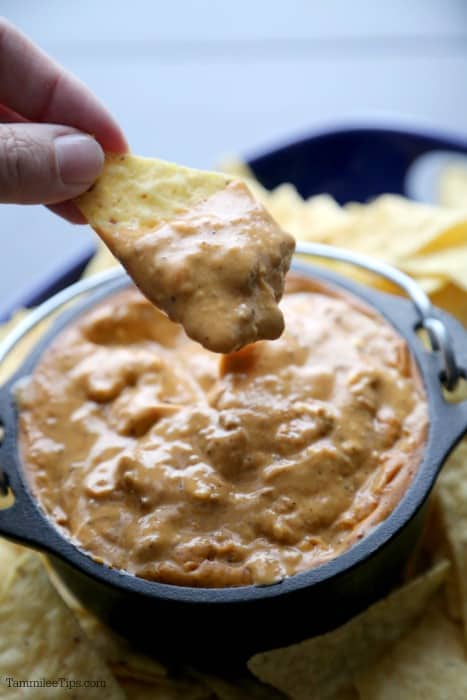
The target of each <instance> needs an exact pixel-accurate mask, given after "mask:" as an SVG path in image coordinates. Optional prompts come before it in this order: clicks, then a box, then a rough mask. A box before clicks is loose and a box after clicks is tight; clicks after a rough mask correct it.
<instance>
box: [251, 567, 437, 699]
mask: <svg viewBox="0 0 467 700" xmlns="http://www.w3.org/2000/svg"><path fill="white" fill-rule="evenodd" d="M448 569H449V564H448V563H447V562H445V561H444V562H440V563H439V564H437V565H436V566H435V567H433V568H432V569H431V570H430V571H428V572H427V573H426V574H424V575H423V576H420V577H419V578H416V579H414V580H413V581H410V582H409V583H407V584H406V585H404V586H402V587H401V588H399V589H397V590H395V591H394V592H393V593H391V595H390V596H388V597H387V598H385V599H383V600H381V601H379V602H377V603H375V604H374V605H372V606H371V607H370V608H368V610H366V611H365V612H363V613H361V614H360V615H358V616H357V617H355V618H353V619H352V620H350V622H348V623H346V624H345V625H343V626H342V627H339V628H338V629H337V630H335V631H334V632H330V633H328V634H325V635H321V636H320V637H315V638H314V639H308V640H306V641H304V642H301V643H300V644H294V645H292V646H290V647H285V648H283V649H275V650H273V651H268V652H265V653H262V654H257V655H256V656H254V657H253V658H252V659H250V661H249V662H248V667H249V668H250V670H251V671H252V672H253V673H254V675H255V676H257V677H258V678H259V679H260V680H262V681H263V682H265V683H269V684H270V685H272V686H273V687H275V688H278V689H279V690H282V691H283V692H284V693H285V694H286V695H289V696H290V697H291V698H293V699H294V700H309V698H313V697H315V696H316V697H317V698H319V700H331V699H332V698H334V697H335V695H336V693H338V692H339V691H342V690H343V689H345V688H346V687H347V686H348V685H349V684H351V683H352V679H353V676H354V674H355V673H357V672H358V671H359V670H360V669H361V668H362V667H367V666H368V665H371V664H372V663H374V661H376V660H377V659H378V658H379V657H380V656H381V655H382V654H383V653H384V652H385V651H386V650H387V649H388V648H390V646H391V645H392V644H393V643H394V642H396V641H397V640H398V639H400V638H401V637H402V635H404V634H405V633H406V632H407V631H408V630H409V629H410V628H411V626H412V625H413V624H414V622H415V621H416V620H417V618H418V617H419V616H420V615H421V613H422V612H423V610H424V609H425V608H426V606H427V604H428V602H429V600H430V598H431V597H432V595H433V594H434V593H435V591H436V590H437V589H438V588H439V587H440V585H441V583H442V582H443V580H444V578H445V576H446V573H447V571H448Z"/></svg>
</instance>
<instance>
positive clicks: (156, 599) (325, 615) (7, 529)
mask: <svg viewBox="0 0 467 700" xmlns="http://www.w3.org/2000/svg"><path fill="white" fill-rule="evenodd" d="M302 248H303V247H302ZM305 248H307V249H306V250H304V252H310V251H311V252H312V253H313V251H314V253H313V254H318V255H321V256H322V257H336V255H333V254H332V253H331V254H326V252H325V251H324V247H323V246H312V245H308V247H307V246H305ZM319 249H322V250H321V252H320V251H319ZM316 251H318V252H317V253H316ZM323 251H324V252H323ZM354 257H355V256H354ZM359 260H360V263H359V262H358V261H357V264H360V265H361V266H363V267H365V266H366V267H368V263H367V264H366V265H365V264H363V265H362V264H361V258H359ZM355 261H356V260H355V259H354V260H353V262H355ZM372 265H373V263H371V264H370V266H372ZM294 268H295V269H296V270H297V271H298V272H300V273H302V274H305V275H308V276H310V277H313V278H317V279H318V280H323V281H325V282H328V283H331V284H334V285H335V286H337V287H338V288H341V289H343V290H346V291H348V292H350V293H352V294H354V295H355V296H357V297H359V298H360V299H362V300H363V301H364V302H366V303H367V304H368V305H370V306H372V307H373V308H374V309H376V310H377V311H378V312H379V313H380V314H381V315H382V316H384V317H385V318H386V319H387V320H388V321H389V323H390V324H391V325H392V326H393V327H394V328H395V329H396V331H398V332H399V334H400V335H402V336H403V337H404V338H405V339H406V340H407V342H408V344H409V347H410V348H411V351H412V353H413V356H414V358H415V360H416V363H417V365H418V367H419V370H420V373H421V376H422V379H423V383H424V386H425V390H426V394H427V397H428V404H429V421H430V424H429V434H428V439H427V445H426V449H425V453H424V459H423V462H422V464H421V465H420V467H419V469H418V472H417V474H416V475H415V477H414V479H413V481H412V483H411V485H410V486H409V488H408V490H407V491H406V493H405V495H404V497H403V498H402V500H401V501H400V503H399V504H398V506H397V507H396V508H395V510H394V511H393V512H392V513H391V514H390V515H389V517H388V518H387V519H386V520H385V521H384V522H382V523H381V524H379V525H378V526H377V527H375V528H374V530H372V531H371V532H370V534H369V535H368V536H367V537H366V538H364V539H363V540H362V541H360V542H359V543H357V544H355V545H354V546H353V547H352V548H351V549H349V550H348V551H346V552H344V553H343V554H341V555H340V556H338V557H337V558H336V559H334V560H332V561H330V562H328V563H325V564H323V565H322V566H320V567H318V568H315V569H311V570H309V571H306V572H303V573H299V574H296V575H295V576H291V577H290V578H287V579H285V580H283V581H282V582H280V583H277V584H274V585H271V586H244V587H239V588H217V589H212V588H210V589H203V588H189V587H179V586H173V585H167V584H161V583H154V582H150V581H146V580H143V579H140V578H136V577H134V576H132V575H130V574H127V573H125V572H123V571H118V570H115V569H111V568H108V567H106V566H104V565H102V564H99V563H97V562H95V561H93V560H92V559H91V558H90V557H89V556H87V555H86V554H85V553H84V552H82V551H80V550H79V549H78V548H77V547H76V546H74V545H73V544H72V543H71V542H70V541H69V540H67V539H66V537H65V536H64V535H63V534H62V533H61V532H60V531H59V530H58V529H57V528H56V527H55V526H54V524H53V523H52V522H51V521H50V520H49V519H48V517H47V516H46V515H45V513H44V512H43V511H42V509H41V507H40V506H39V505H38V503H37V502H36V500H35V498H34V496H33V495H32V493H31V491H30V488H29V486H28V483H27V481H26V479H25V476H24V474H23V469H22V465H21V460H20V457H19V454H18V420H17V419H18V414H17V408H16V404H15V398H14V386H15V384H16V383H17V382H18V381H19V380H21V379H22V378H24V377H26V376H28V375H29V374H30V373H31V372H32V371H33V370H34V367H35V365H36V363H37V362H38V360H39V358H40V356H41V354H42V353H43V352H44V351H45V350H46V349H47V347H48V346H49V345H50V342H51V341H52V340H53V338H54V337H55V336H56V335H57V333H58V332H59V331H60V330H62V329H63V328H64V327H65V326H66V325H67V324H69V323H71V322H73V321H74V320H75V319H76V317H77V316H78V314H80V313H82V311H83V310H86V309H89V308H90V307H92V306H93V305H94V304H95V303H96V302H97V301H98V300H100V299H101V298H103V297H104V296H107V295H109V294H112V293H113V292H115V291H117V290H119V289H121V288H122V287H124V286H126V285H128V284H129V281H128V278H126V277H123V276H121V277H120V278H119V279H107V280H106V281H102V282H101V286H102V285H103V289H100V290H99V291H93V292H91V293H90V294H89V296H88V298H87V299H86V300H85V301H84V303H83V302H80V303H76V304H75V305H74V307H73V308H72V309H71V310H68V311H66V312H64V313H62V314H61V315H60V317H59V319H58V320H57V321H56V322H55V323H54V324H53V326H52V327H51V329H50V330H49V331H48V332H47V333H46V334H45V335H44V336H43V337H42V339H41V340H40V341H39V342H38V344H37V345H36V346H35V347H34V349H33V350H32V351H31V352H30V354H29V356H28V357H27V359H26V360H25V361H24V362H23V364H22V365H21V367H20V368H19V370H18V371H17V372H16V373H15V374H14V376H13V377H12V378H11V379H10V380H9V381H8V382H7V383H6V384H5V385H4V386H3V387H2V388H1V390H0V425H3V428H4V438H3V442H2V444H1V446H0V468H1V469H0V476H1V471H3V478H4V483H3V485H4V488H5V487H7V488H8V489H11V491H12V492H13V494H14V504H13V505H12V506H11V507H9V508H7V509H3V510H0V534H2V535H3V536H5V537H7V538H10V539H12V540H14V541H17V542H19V543H21V544H26V545H28V546H31V547H34V548H37V549H39V550H42V551H43V552H45V553H46V554H47V556H48V557H49V560H50V563H51V564H52V566H53V567H54V569H55V570H56V571H57V573H58V574H59V576H60V577H61V578H62V579H63V581H64V582H65V584H66V585H67V586H68V587H69V588H70V590H71V591H72V592H73V593H74V595H75V596H77V598H79V599H80V600H81V601H82V603H83V604H84V605H85V606H86V607H88V608H89V609H90V610H92V611H93V612H95V613H96V614H97V615H98V616H99V617H101V618H102V619H104V620H105V621H106V622H107V623H109V624H110V625H111V626H112V627H113V628H114V629H116V630H117V631H119V632H120V633H122V634H123V635H125V636H126V637H127V638H129V639H130V640H132V641H133V642H135V643H136V644H138V645H139V646H140V647H142V648H145V649H148V650H151V651H153V652H155V653H158V654H162V655H165V654H167V655H169V656H174V655H175V656H176V658H177V659H180V660H182V659H183V660H188V661H190V662H196V663H201V664H205V665H209V664H215V665H216V666H217V667H219V666H220V665H225V666H228V665H230V664H232V663H237V662H240V661H242V660H244V659H246V658H247V657H248V656H250V655H251V654H253V653H255V652H257V651H259V650H263V649H269V648H275V647H279V646H284V645H286V644H290V643H292V642H295V641H298V640H300V639H303V638H306V637H309V636H313V635H316V634H320V633H322V632H325V631H327V630H330V629H332V628H333V627H336V626H337V625H339V624H342V623H343V622H344V621H346V620H347V619H349V618H350V617H351V616H353V615H354V614H356V613H357V612H359V611H361V610H362V609H363V608H365V607H366V606H368V605H369V604H370V603H372V602H373V601H375V600H376V599H377V598H379V597H380V596H382V595H384V594H385V593H386V592H387V591H388V590H389V588H390V587H391V586H392V585H394V583H396V582H397V580H398V578H399V577H400V574H401V571H402V569H403V566H404V564H405V563H406V562H407V559H408V557H409V556H410V554H411V552H412V551H413V548H414V546H415V543H416V540H417V538H418V536H419V534H420V532H421V528H422V526H423V518H424V514H425V511H426V501H427V497H428V495H429V493H430V491H431V489H432V487H433V485H434V483H435V480H436V477H437V475H438V473H439V471H440V469H441V467H442V465H443V462H444V460H445V459H446V457H447V455H448V454H449V452H450V451H451V450H452V449H453V447H454V446H455V444H456V443H457V442H458V441H459V440H460V439H461V437H462V436H463V435H464V434H465V433H466V432H467V403H466V402H464V403H449V402H447V401H446V400H445V399H444V398H443V391H442V380H444V381H445V383H447V384H448V385H450V386H453V384H454V383H455V380H456V379H458V377H459V376H463V377H465V374H466V368H467V332H466V331H465V330H464V329H463V328H462V326H461V325H460V324H459V323H458V322H457V321H455V320H454V319H453V318H452V317H450V316H449V315H448V314H446V313H444V312H441V311H439V310H437V309H436V310H435V309H433V308H432V307H431V306H430V305H429V302H428V301H427V300H426V297H424V295H423V293H422V299H423V298H424V299H425V301H426V303H427V304H428V307H427V308H425V310H424V311H423V309H422V316H424V317H423V318H422V317H421V313H420V304H419V308H418V310H417V308H416V307H415V306H414V304H413V303H411V302H410V301H408V300H407V299H403V298H401V297H395V296H390V295H387V294H383V293H381V292H377V291H374V290H373V289H368V288H366V287H362V286H360V285H357V284H355V283H353V282H351V281H349V280H347V279H346V278H344V277H342V276H340V275H337V274H334V273H331V272H328V271H324V270H323V268H321V267H312V266H309V265H305V264H301V263H295V265H294ZM388 270H391V269H390V268H386V272H387V271H388ZM394 272H395V271H394ZM111 276H112V274H111ZM114 276H115V275H114ZM386 276H391V273H390V274H387V275H386ZM107 277H109V275H107ZM406 279H407V278H406ZM396 281H397V280H396ZM399 281H400V280H399ZM78 284H81V285H82V284H83V283H78ZM93 286H97V285H96V283H94V284H93V283H92V282H91V283H89V281H87V282H85V287H87V288H88V289H89V288H90V287H93ZM80 289H81V291H82V287H81V288H80ZM409 291H410V290H409ZM62 295H63V293H62ZM65 296H66V292H65ZM70 296H71V295H68V297H67V298H70ZM56 305H58V304H56ZM422 305H423V304H422ZM43 315H44V314H43ZM421 325H425V327H426V328H428V329H429V330H430V328H431V330H433V329H434V331H433V333H432V340H433V344H434V345H435V347H436V348H437V352H433V351H432V350H429V349H427V348H426V347H425V346H424V345H423V344H422V342H421V341H420V339H419V337H418V335H417V333H416V329H417V328H419V327H420V326H421ZM436 328H438V333H436ZM440 329H442V332H440ZM431 330H430V332H431ZM435 336H436V337H435ZM10 346H11V343H10ZM441 346H442V347H441ZM0 354H1V353H0ZM446 362H447V365H446V366H445V367H444V368H443V363H444V364H446ZM453 366H454V369H455V372H456V377H454V378H453V377H452V376H451V377H448V376H447V373H449V372H450V371H452V367H453ZM449 367H450V368H451V369H449Z"/></svg>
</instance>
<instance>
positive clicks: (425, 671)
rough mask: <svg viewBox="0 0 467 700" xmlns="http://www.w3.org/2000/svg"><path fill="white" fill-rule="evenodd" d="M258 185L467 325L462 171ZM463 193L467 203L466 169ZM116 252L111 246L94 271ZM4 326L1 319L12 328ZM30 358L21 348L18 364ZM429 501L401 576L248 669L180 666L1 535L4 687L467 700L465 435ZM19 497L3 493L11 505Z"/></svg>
mask: <svg viewBox="0 0 467 700" xmlns="http://www.w3.org/2000/svg"><path fill="white" fill-rule="evenodd" d="M242 172H243V171H242V170H241V169H240V174H242ZM236 174H239V168H238V167H236ZM250 185H251V187H252V188H253V189H254V190H255V192H256V194H257V196H258V197H259V198H260V199H261V200H262V201H263V202H264V203H265V204H266V206H267V207H268V208H269V209H270V210H271V212H272V214H273V215H274V216H275V218H276V219H277V220H278V222H279V223H280V224H281V225H282V226H283V227H284V228H285V229H287V230H289V231H290V232H291V233H293V234H294V235H295V236H296V237H297V238H299V239H304V240H315V241H318V242H324V243H329V244H332V245H338V246H343V247H348V248H350V249H352V250H355V251H358V252H362V253H365V254H367V255H373V256H375V257H378V258H380V259H382V260H385V261H387V262H390V263H392V264H394V265H396V266H398V267H400V268H401V269H403V270H405V271H406V272H408V273H409V274H412V275H413V276H415V277H416V278H417V279H418V280H419V281H420V282H421V283H422V284H423V285H424V287H425V289H426V290H427V291H428V292H429V293H430V294H431V296H432V299H433V300H434V301H435V303H437V304H439V305H441V306H444V307H445V308H447V309H448V310H449V311H450V312H451V313H453V314H454V315H457V317H458V318H459V319H460V320H461V321H463V322H464V323H465V324H466V325H467V206H466V208H465V210H464V209H463V207H462V206H459V203H458V202H459V196H460V195H459V191H460V187H459V183H458V180H456V188H457V189H456V196H457V199H456V202H457V204H456V208H455V209H454V208H452V209H449V208H447V207H446V208H441V207H436V206H427V205H420V204H416V203H413V202H409V201H408V200H405V199H403V198H400V197H394V196H385V197H381V198H379V199H377V200H375V201H374V202H372V203H370V204H368V205H361V204H359V205H355V204H354V205H348V206H346V207H340V206H338V205H337V204H336V203H335V202H334V201H333V200H332V199H330V198H329V197H327V196H324V195H323V196H319V197H314V198H312V199H310V200H308V201H305V200H303V199H302V198H301V197H300V196H299V195H298V194H297V192H296V191H295V190H294V188H293V187H291V186H290V185H283V186H281V187H279V188H278V189H277V190H275V191H274V192H271V193H269V192H266V191H265V190H264V189H263V188H261V187H260V185H259V184H258V183H255V182H253V181H250ZM464 193H465V195H466V196H465V202H466V205H467V178H466V189H465V190H464ZM113 264H116V261H115V259H114V258H113V257H112V256H111V255H110V253H109V252H108V251H107V250H106V249H105V248H103V247H101V248H100V250H99V252H98V254H97V255H96V257H95V259H94V260H93V261H92V263H91V265H90V267H89V269H88V271H87V274H93V273H94V272H97V271H99V270H102V269H104V268H106V267H108V266H109V265H113ZM21 315H24V312H21V314H20V315H19V316H18V318H19V317H20V316H21ZM15 321H16V319H13V320H12V321H11V322H9V324H8V327H9V328H11V327H12V326H13V325H14V323H15ZM6 331H7V328H6V327H5V328H4V329H1V328H0V338H1V337H2V334H4V333H5V332H6ZM35 333H36V335H34V336H33V337H32V339H31V338H30V339H29V344H28V343H25V344H24V345H23V347H22V349H21V354H24V353H25V352H27V350H28V347H29V345H30V344H31V342H34V341H35V339H36V338H37V333H38V331H36V332H35ZM20 356H21V355H20V354H17V353H15V361H16V362H18V361H19V359H20ZM12 369H13V363H12V361H11V360H10V364H9V365H8V366H5V367H3V368H0V372H1V373H0V381H1V380H2V379H4V378H5V377H6V376H7V374H8V373H9V372H11V371H12ZM431 501H432V503H431V509H430V515H429V518H428V522H427V525H426V528H425V532H424V534H423V537H422V540H421V542H420V543H419V545H418V547H417V549H416V551H414V553H413V556H412V559H411V561H410V562H409V565H408V567H407V571H406V576H405V583H403V585H401V586H400V587H398V588H397V589H395V590H394V591H392V593H391V594H390V595H389V596H388V597H387V598H385V599H383V600H380V601H379V602H377V603H376V604H374V605H373V606H371V607H370V608H369V609H368V610H366V611H364V612H363V613H361V614H360V615H358V616H357V617H355V618H353V619H352V620H350V621H349V622H348V623H347V624H345V625H343V626H342V627H340V628H339V629H337V630H335V631H334V632H331V633H328V634H325V635H322V636H320V637H315V638H313V639H309V640H305V641H303V642H302V643H300V644H295V645H292V646H289V647H287V648H284V649H275V650H272V651H269V652H265V653H262V654H258V655H256V656H254V657H253V658H252V659H250V661H249V662H248V668H245V670H244V673H243V674H242V675H241V677H236V678H232V677H229V678H224V677H220V676H215V675H207V674H205V673H202V672H200V671H199V670H196V669H193V668H185V669H184V668H180V667H179V665H178V664H177V659H174V660H173V661H174V665H173V668H172V667H170V666H169V665H167V662H164V663H161V661H160V660H158V659H156V658H151V657H149V656H145V655H143V654H142V653H140V652H139V651H137V650H136V649H134V648H132V647H131V646H130V645H129V644H128V643H127V642H126V641H125V640H123V639H121V638H120V637H119V636H117V635H116V634H115V633H114V632H112V631H111V630H110V629H108V628H107V627H106V626H105V625H104V624H103V623H101V622H100V621H98V620H97V619H96V618H95V617H93V616H92V615H91V614H90V613H88V612H87V611H86V610H84V609H83V608H82V607H81V606H80V605H79V603H78V602H77V601H76V600H75V599H73V597H72V596H71V595H70V594H69V592H68V591H67V590H66V589H64V588H63V585H62V584H61V583H60V581H58V580H57V578H56V576H55V575H54V574H53V573H52V572H50V571H49V569H48V566H47V563H46V561H45V559H43V558H42V556H40V555H38V554H35V553H33V552H30V551H28V550H26V549H24V548H22V547H18V546H16V545H13V544H10V543H8V542H6V541H5V540H1V539H0V573H1V576H0V697H1V698H5V699H6V700H16V698H18V699H19V698H31V699H34V700H48V699H49V698H50V699H52V700H53V699H54V698H57V700H61V699H62V698H64V699H65V698H73V699H74V700H81V699H83V700H84V699H86V700H92V699H93V698H96V699H97V698H99V699H100V700H106V699H109V700H112V699H116V700H117V699H118V700H123V699H124V698H127V699H128V700H178V699H180V700H181V699H182V698H183V699H185V700H207V699H211V700H215V699H216V698H217V699H218V700H248V699H253V700H254V699H255V698H256V699H259V700H267V699H268V698H270V699H271V700H274V698H292V699H293V700H358V699H359V698H360V700H416V699H417V698H423V700H438V699H439V700H441V699H443V700H444V699H449V700H461V698H462V699H465V698H467V442H466V441H464V442H462V443H461V444H460V445H459V447H458V448H457V449H456V450H455V452H454V453H453V454H452V456H451V457H450V458H449V460H448V462H447V464H446V465H445V467H444V468H443V472H442V475H441V477H440V479H439V482H438V485H437V487H436V489H435V492H434V493H433V495H432V497H431ZM8 504H9V502H7V501H5V500H2V499H1V498H0V508H2V507H8ZM304 614H305V615H306V614H307V612H306V611H304ZM310 614H312V613H311V612H310Z"/></svg>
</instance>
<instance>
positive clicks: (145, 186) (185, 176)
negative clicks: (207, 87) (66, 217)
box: [75, 154, 229, 244]
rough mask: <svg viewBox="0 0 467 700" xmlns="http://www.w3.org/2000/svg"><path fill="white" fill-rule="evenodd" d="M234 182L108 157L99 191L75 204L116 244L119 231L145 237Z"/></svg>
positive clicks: (216, 175) (151, 160) (93, 190)
mask: <svg viewBox="0 0 467 700" xmlns="http://www.w3.org/2000/svg"><path fill="white" fill-rule="evenodd" d="M228 182H229V178H228V177H227V176H226V175H223V174H221V173H211V172H205V171H202V170H193V169H192V168H186V167H183V166H181V165H176V164H174V163H167V162H166V161H163V160H156V159H154V158H141V157H139V156H134V155H131V154H126V155H116V154H107V155H106V159H105V164H104V169H103V171H102V173H101V175H100V177H99V179H98V180H97V182H96V183H95V184H94V186H93V187H92V188H91V189H90V190H89V191H88V192H85V193H84V194H83V195H81V196H80V197H78V198H77V199H76V200H75V202H76V204H77V206H78V208H79V209H80V210H81V211H82V213H83V214H84V216H85V217H86V219H87V220H88V222H89V223H90V224H91V226H92V227H93V228H94V229H95V230H96V231H97V232H98V233H99V235H100V236H102V237H103V239H104V240H105V242H106V243H109V244H111V243H112V240H113V235H112V232H113V230H114V227H116V228H118V229H119V230H120V231H125V233H127V234H128V235H129V236H139V235H141V234H143V233H145V232H147V231H150V230H154V228H156V227H157V226H158V225H159V224H162V223H164V222H166V221H170V220H172V219H173V218H174V217H175V216H177V214H180V213H181V212H183V211H186V210H187V209H189V208H190V207H193V206H195V205H196V204H199V203H200V202H201V201H202V200H204V199H207V197H209V196H211V195H212V194H214V193H215V192H218V191H219V190H222V189H224V188H225V187H226V185H227V184H228Z"/></svg>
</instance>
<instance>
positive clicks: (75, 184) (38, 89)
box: [0, 18, 127, 223]
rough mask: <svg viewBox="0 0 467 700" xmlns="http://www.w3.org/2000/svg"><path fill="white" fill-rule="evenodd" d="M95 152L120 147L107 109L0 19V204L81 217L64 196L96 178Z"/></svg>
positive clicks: (123, 146) (99, 155) (98, 157)
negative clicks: (32, 206)
mask: <svg viewBox="0 0 467 700" xmlns="http://www.w3.org/2000/svg"><path fill="white" fill-rule="evenodd" d="M103 150H104V151H113V152H114V153H120V152H124V151H126V150H127V143H126V141H125V138H124V136H123V134H122V132H121V130H120V128H119V127H118V125H117V124H116V123H115V121H114V120H113V119H112V117H111V116H110V114H109V113H108V112H107V111H106V109H105V108H104V107H103V106H102V105H101V104H100V102H99V101H98V100H97V99H96V98H95V97H94V96H93V95H92V93H91V92H90V91H89V90H88V89H87V88H86V87H85V86H84V85H82V84H81V83H80V82H79V81H78V80H77V79H76V78H75V77H73V76H72V75H70V74H69V73H67V72H66V71H65V70H63V69H62V68H61V67H60V66H59V65H57V64H56V63H55V62H54V61H52V59H50V58H49V57H48V56H47V55H46V54H45V53H43V52H42V51H41V50H40V49H39V48H37V47H36V46H35V45H34V44H33V43H32V42H31V41H29V39H27V38H26V37H25V36H24V35H23V34H21V33H20V32H19V31H18V30H17V29H15V27H13V26H12V25H11V24H9V22H7V21H6V20H4V19H2V18H0V202H11V203H17V204H48V205H52V206H51V207H50V208H51V209H52V210H53V211H55V212H56V213H57V214H60V215H61V216H63V217H65V218H66V219H68V220H69V221H72V222H73V223H83V222H84V219H83V217H82V215H81V214H80V213H79V211H78V210H77V208H76V207H75V206H74V205H73V204H72V203H71V202H67V201H66V200H69V199H71V198H72V197H76V196H77V195H79V194H81V193H82V192H84V191H86V190H87V189H88V188H89V187H90V186H91V185H92V183H93V182H94V180H95V179H96V178H97V177H98V175H99V173H100V170H101V168H102V164H103V161H104V153H103ZM57 203H59V204H57Z"/></svg>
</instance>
